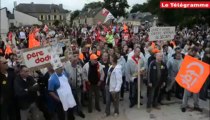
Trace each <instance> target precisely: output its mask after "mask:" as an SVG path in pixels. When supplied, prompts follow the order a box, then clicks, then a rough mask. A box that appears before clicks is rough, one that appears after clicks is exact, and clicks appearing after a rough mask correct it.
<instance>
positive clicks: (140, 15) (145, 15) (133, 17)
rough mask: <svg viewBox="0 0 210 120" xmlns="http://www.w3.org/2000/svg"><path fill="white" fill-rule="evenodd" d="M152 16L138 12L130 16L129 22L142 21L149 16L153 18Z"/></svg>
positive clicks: (148, 13)
mask: <svg viewBox="0 0 210 120" xmlns="http://www.w3.org/2000/svg"><path fill="white" fill-rule="evenodd" d="M151 15H152V14H151V13H150V12H137V13H130V14H128V17H127V19H129V20H140V19H143V18H145V17H147V16H151Z"/></svg>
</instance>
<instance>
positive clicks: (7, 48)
mask: <svg viewBox="0 0 210 120" xmlns="http://www.w3.org/2000/svg"><path fill="white" fill-rule="evenodd" d="M11 53H12V49H11V47H10V46H9V45H7V46H6V49H5V54H6V55H9V54H11Z"/></svg>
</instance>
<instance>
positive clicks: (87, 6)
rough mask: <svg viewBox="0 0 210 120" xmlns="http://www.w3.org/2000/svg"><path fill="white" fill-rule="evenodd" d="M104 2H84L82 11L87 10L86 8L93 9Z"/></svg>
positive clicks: (101, 5)
mask: <svg viewBox="0 0 210 120" xmlns="http://www.w3.org/2000/svg"><path fill="white" fill-rule="evenodd" d="M103 5H104V3H103V2H91V3H88V4H85V6H84V7H83V9H82V11H88V9H89V8H90V9H95V8H98V7H103Z"/></svg>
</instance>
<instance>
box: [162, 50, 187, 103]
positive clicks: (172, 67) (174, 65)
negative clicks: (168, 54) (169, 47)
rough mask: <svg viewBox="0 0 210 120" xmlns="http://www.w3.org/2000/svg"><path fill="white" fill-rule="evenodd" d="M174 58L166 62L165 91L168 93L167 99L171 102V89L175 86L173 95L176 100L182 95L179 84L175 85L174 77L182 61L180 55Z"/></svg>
mask: <svg viewBox="0 0 210 120" xmlns="http://www.w3.org/2000/svg"><path fill="white" fill-rule="evenodd" d="M174 57H175V58H173V57H172V58H170V59H169V60H168V62H167V68H168V81H167V88H166V91H167V93H168V95H167V99H168V100H171V92H172V89H173V87H174V86H175V85H176V88H175V94H176V96H177V97H178V98H181V97H180V95H181V94H182V92H181V88H180V86H179V84H177V83H176V80H175V77H176V75H177V73H178V72H179V69H180V67H181V63H182V61H183V59H182V54H181V53H177V54H175V56H174Z"/></svg>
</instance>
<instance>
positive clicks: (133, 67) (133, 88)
mask: <svg viewBox="0 0 210 120" xmlns="http://www.w3.org/2000/svg"><path fill="white" fill-rule="evenodd" d="M139 62H140V63H139ZM138 65H140V69H141V70H143V67H144V60H143V59H142V58H141V57H140V48H139V47H136V48H135V49H134V55H133V56H132V57H131V59H128V62H127V63H126V77H127V78H126V79H127V80H128V81H129V82H130V93H129V99H130V108H132V107H133V106H134V105H136V104H137V100H138V98H137V96H138V95H137V88H138V81H137V80H138V74H139V73H138ZM141 104H142V103H141Z"/></svg>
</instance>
